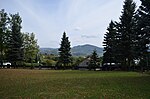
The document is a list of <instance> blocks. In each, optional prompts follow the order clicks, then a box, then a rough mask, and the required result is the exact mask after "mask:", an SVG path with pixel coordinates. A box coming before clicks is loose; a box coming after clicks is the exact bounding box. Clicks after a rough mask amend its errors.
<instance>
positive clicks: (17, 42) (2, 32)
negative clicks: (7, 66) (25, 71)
mask: <svg viewBox="0 0 150 99" xmlns="http://www.w3.org/2000/svg"><path fill="white" fill-rule="evenodd" d="M21 23H22V19H21V17H20V15H19V13H17V14H8V13H6V12H5V10H4V9H2V10H1V11H0V65H1V66H2V65H3V63H4V62H10V63H11V64H12V66H18V65H24V64H25V63H29V62H30V63H34V62H35V61H38V52H39V46H38V45H37V40H36V39H35V34H34V33H23V32H21V28H22V26H21Z"/></svg>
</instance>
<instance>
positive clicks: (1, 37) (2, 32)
mask: <svg viewBox="0 0 150 99" xmlns="http://www.w3.org/2000/svg"><path fill="white" fill-rule="evenodd" d="M7 25H8V16H7V13H6V12H5V11H4V9H2V10H1V11H0V65H3V61H4V54H5V53H6V51H5V49H6V46H7V45H6V40H7V39H6V36H7Z"/></svg>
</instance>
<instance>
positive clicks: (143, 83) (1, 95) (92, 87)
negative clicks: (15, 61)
mask: <svg viewBox="0 0 150 99" xmlns="http://www.w3.org/2000/svg"><path fill="white" fill-rule="evenodd" d="M0 99H150V75H148V74H141V73H136V72H100V71H97V72H94V71H71V70H70V71H69V70H67V71H63V70H62V71H61V70H58V71H57V70H56V71H54V70H27V69H0Z"/></svg>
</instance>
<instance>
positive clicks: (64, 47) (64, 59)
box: [58, 32, 72, 67]
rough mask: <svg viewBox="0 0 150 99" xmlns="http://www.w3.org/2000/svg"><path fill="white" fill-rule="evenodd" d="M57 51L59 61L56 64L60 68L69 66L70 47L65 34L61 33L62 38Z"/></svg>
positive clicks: (70, 61)
mask: <svg viewBox="0 0 150 99" xmlns="http://www.w3.org/2000/svg"><path fill="white" fill-rule="evenodd" d="M58 50H59V60H58V64H60V66H64V67H66V66H69V64H71V63H72V60H71V56H72V55H71V52H70V50H71V47H70V42H69V38H68V37H67V36H66V33H65V32H64V33H63V37H62V41H61V44H60V48H59V49H58Z"/></svg>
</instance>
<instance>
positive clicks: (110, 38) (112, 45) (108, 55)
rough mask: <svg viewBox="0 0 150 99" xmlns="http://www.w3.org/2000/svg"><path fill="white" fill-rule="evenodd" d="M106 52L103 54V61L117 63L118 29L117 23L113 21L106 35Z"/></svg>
mask: <svg viewBox="0 0 150 99" xmlns="http://www.w3.org/2000/svg"><path fill="white" fill-rule="evenodd" d="M103 44H104V45H103V46H104V54H103V63H110V64H111V63H115V62H116V54H117V52H116V51H117V47H118V46H117V45H118V43H117V30H116V24H115V23H114V22H113V21H111V22H110V24H109V26H108V28H107V32H106V34H105V36H104V42H103Z"/></svg>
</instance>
